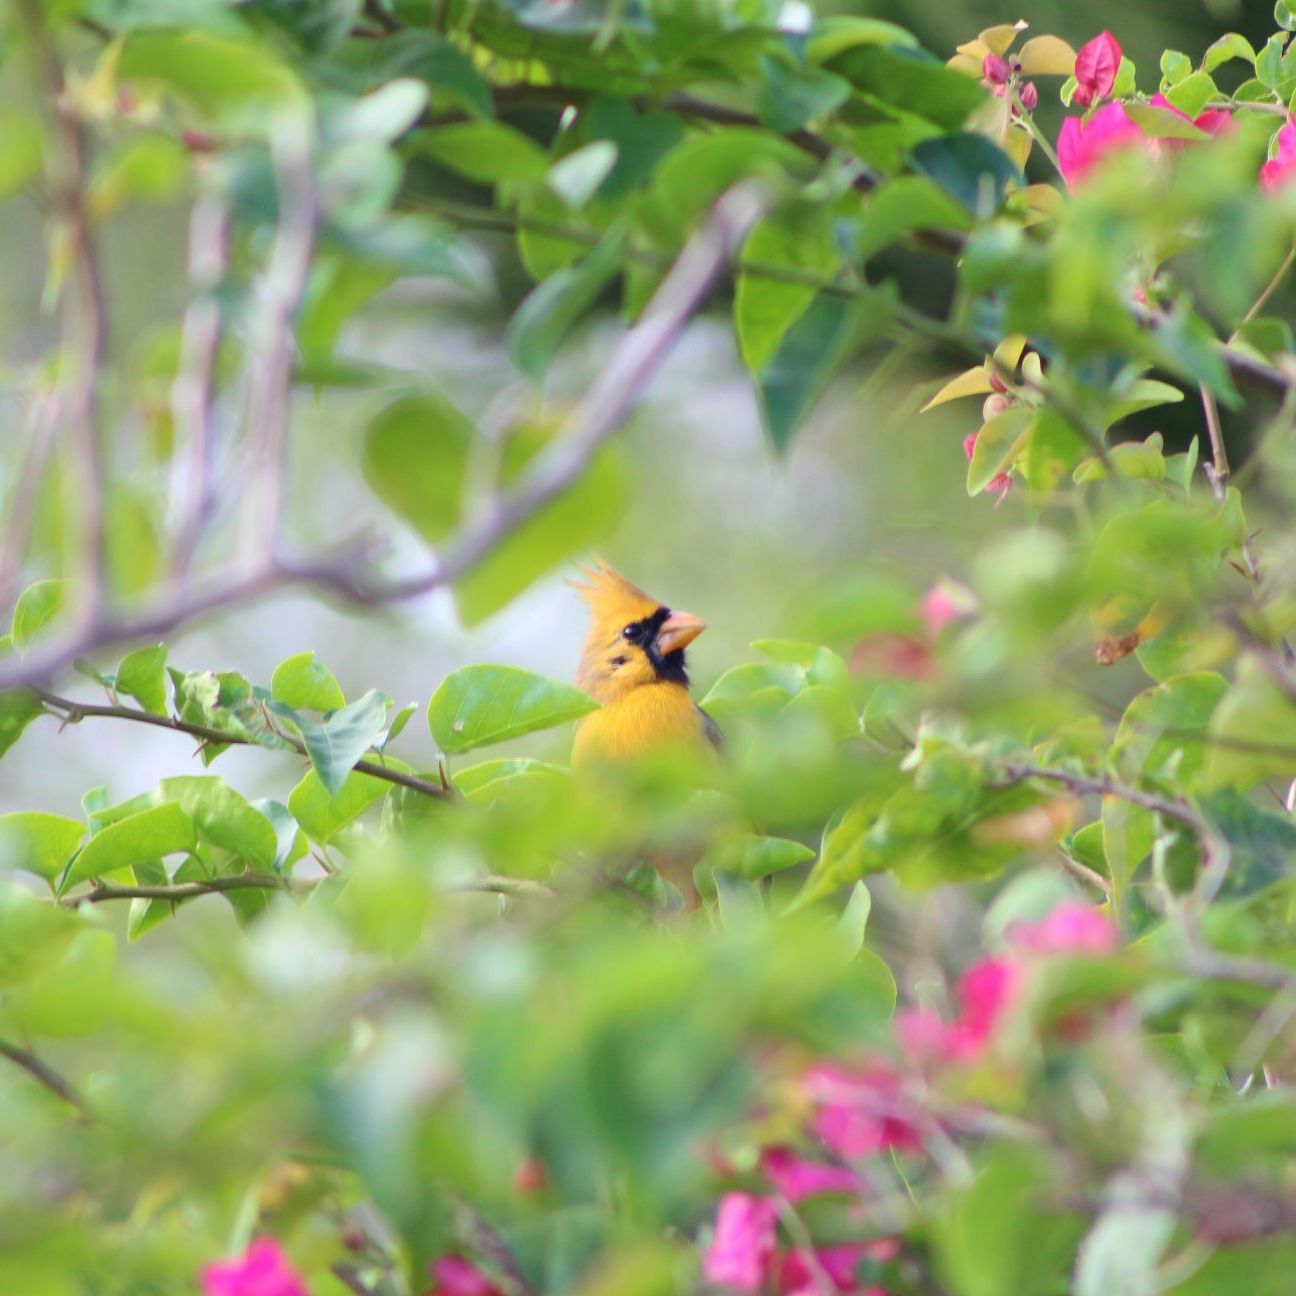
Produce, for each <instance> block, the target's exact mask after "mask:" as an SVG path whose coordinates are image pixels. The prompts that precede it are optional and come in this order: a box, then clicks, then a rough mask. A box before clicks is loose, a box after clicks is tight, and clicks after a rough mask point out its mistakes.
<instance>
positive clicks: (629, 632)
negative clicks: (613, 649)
mask: <svg viewBox="0 0 1296 1296" xmlns="http://www.w3.org/2000/svg"><path fill="white" fill-rule="evenodd" d="M621 637H622V638H623V639H628V640H629V641H630V642H631V643H638V642H639V640H640V639H642V638H643V626H641V625H628V626H626V628H625V629H624V630H622V631H621Z"/></svg>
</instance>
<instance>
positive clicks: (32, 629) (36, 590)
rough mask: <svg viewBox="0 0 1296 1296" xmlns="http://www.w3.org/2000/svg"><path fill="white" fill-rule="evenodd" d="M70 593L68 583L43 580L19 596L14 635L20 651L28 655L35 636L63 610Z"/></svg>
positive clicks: (29, 586)
mask: <svg viewBox="0 0 1296 1296" xmlns="http://www.w3.org/2000/svg"><path fill="white" fill-rule="evenodd" d="M67 591H68V583H67V581H63V580H42V581H36V582H35V584H32V585H28V586H27V588H26V589H25V590H23V592H22V593H21V594H20V595H19V596H18V602H17V604H16V605H15V606H14V614H13V627H12V630H11V633H12V634H13V642H14V647H15V648H17V649H18V651H19V652H26V651H27V649H28V648H30V647H31V645H32V641H33V640H34V639H35V638H36V636H37V635H39V634H40V632H41V631H42V630H43V629H44V628H45V627H46V626H47V625H48V624H49V623H50V622H51V621H53V620H54V618H55V617H57V616H58V614H59V613H60V612H61V611H62V610H63V604H64V603H65V601H66V600H67Z"/></svg>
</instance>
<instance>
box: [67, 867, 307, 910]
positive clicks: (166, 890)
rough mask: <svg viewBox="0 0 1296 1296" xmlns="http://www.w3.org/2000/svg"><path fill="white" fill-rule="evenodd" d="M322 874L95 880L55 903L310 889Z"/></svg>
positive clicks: (69, 905) (71, 906) (73, 904)
mask: <svg viewBox="0 0 1296 1296" xmlns="http://www.w3.org/2000/svg"><path fill="white" fill-rule="evenodd" d="M324 881H327V879H326V878H286V877H281V876H280V875H279V874H278V873H236V874H234V875H233V876H232V877H216V878H204V879H202V880H200V881H194V882H169V883H159V884H158V885H156V886H143V885H141V886H113V885H111V884H110V883H107V882H99V883H96V884H95V885H94V886H93V887H91V889H90V890H89V891H82V892H80V893H79V894H77V895H68V896H63V897H62V898H61V899H60V901H59V903H60V904H61V905H63V906H64V907H65V908H68V909H75V908H76V907H77V906H78V905H80V904H102V903H104V901H106V900H170V901H180V900H194V899H196V898H197V897H198V896H205V895H221V894H222V893H224V892H226V891H290V892H305V891H313V890H314V889H315V888H316V887H317V886H319V884H320V883H321V882H324Z"/></svg>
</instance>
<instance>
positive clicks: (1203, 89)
mask: <svg viewBox="0 0 1296 1296" xmlns="http://www.w3.org/2000/svg"><path fill="white" fill-rule="evenodd" d="M1217 94H1219V91H1218V90H1217V89H1216V88H1215V82H1214V81H1213V80H1212V79H1211V77H1210V76H1209V74H1208V73H1206V72H1194V73H1193V74H1192V76H1190V77H1185V78H1184V79H1183V80H1182V81H1180V82H1179V83H1178V84H1177V85H1175V86H1173V87H1172V88H1171V89H1170V90H1168V91H1167V92H1166V98H1167V99H1168V100H1169V101H1170V102H1171V103H1172V104H1173V105H1174V106H1175V107H1176V108H1178V109H1179V111H1180V112H1181V113H1186V114H1187V115H1188V116H1189V117H1196V116H1197V114H1198V113H1199V112H1201V110H1202V109H1203V108H1205V107H1206V105H1207V104H1208V103H1209V102H1210V101H1211V100H1212V99H1213V98H1215V96H1216V95H1217Z"/></svg>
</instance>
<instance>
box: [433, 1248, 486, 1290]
mask: <svg viewBox="0 0 1296 1296" xmlns="http://www.w3.org/2000/svg"><path fill="white" fill-rule="evenodd" d="M432 1281H433V1284H434V1286H433V1287H432V1290H431V1291H429V1292H428V1293H427V1294H426V1296H504V1293H503V1292H501V1291H500V1289H499V1288H498V1287H496V1286H495V1284H494V1283H493V1282H491V1280H490V1279H489V1278H488V1277H487V1276H486V1275H485V1274H484V1273H482V1271H481V1270H480V1269H478V1268H477V1266H476V1265H475V1264H473V1263H472V1261H471V1260H465V1259H464V1258H463V1256H453V1255H450V1256H442V1257H441V1258H440V1259H439V1260H435V1261H433V1263H432Z"/></svg>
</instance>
